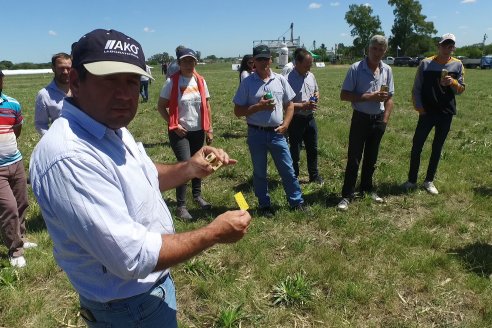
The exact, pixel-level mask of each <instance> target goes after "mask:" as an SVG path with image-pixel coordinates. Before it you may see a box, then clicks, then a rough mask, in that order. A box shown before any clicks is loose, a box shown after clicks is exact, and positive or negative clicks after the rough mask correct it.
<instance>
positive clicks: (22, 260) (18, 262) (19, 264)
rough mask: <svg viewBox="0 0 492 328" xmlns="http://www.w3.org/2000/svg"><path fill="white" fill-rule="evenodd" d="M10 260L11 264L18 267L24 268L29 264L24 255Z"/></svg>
mask: <svg viewBox="0 0 492 328" xmlns="http://www.w3.org/2000/svg"><path fill="white" fill-rule="evenodd" d="M9 261H10V265H11V266H13V267H16V268H23V267H25V266H26V264H27V262H26V259H25V258H24V256H17V257H11V258H10V259H9Z"/></svg>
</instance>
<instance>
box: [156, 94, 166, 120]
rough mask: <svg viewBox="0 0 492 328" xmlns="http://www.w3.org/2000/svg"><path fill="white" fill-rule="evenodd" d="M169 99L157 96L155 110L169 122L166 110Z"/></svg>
mask: <svg viewBox="0 0 492 328" xmlns="http://www.w3.org/2000/svg"><path fill="white" fill-rule="evenodd" d="M168 104H169V101H168V100H167V99H164V98H159V102H158V103H157V111H158V112H159V114H161V116H162V118H163V119H164V120H165V121H166V122H168V123H169V113H168V112H167V106H168Z"/></svg>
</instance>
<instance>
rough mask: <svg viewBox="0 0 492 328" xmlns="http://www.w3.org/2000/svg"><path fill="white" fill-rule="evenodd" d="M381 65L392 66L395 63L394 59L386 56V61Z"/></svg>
mask: <svg viewBox="0 0 492 328" xmlns="http://www.w3.org/2000/svg"><path fill="white" fill-rule="evenodd" d="M383 63H385V64H388V65H393V64H394V63H395V57H391V56H388V57H386V59H383Z"/></svg>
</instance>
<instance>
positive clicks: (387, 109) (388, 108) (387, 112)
mask: <svg viewBox="0 0 492 328" xmlns="http://www.w3.org/2000/svg"><path fill="white" fill-rule="evenodd" d="M393 106H394V102H393V97H390V98H388V100H386V101H385V102H384V119H383V120H384V123H386V124H388V121H389V118H390V116H391V112H392V111H393Z"/></svg>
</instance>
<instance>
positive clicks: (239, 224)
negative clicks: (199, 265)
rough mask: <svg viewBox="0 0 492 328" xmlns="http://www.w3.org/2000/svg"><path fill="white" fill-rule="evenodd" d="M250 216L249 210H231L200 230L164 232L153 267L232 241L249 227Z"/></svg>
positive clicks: (169, 265) (171, 263) (159, 269)
mask: <svg viewBox="0 0 492 328" xmlns="http://www.w3.org/2000/svg"><path fill="white" fill-rule="evenodd" d="M250 222H251V216H250V215H249V213H248V212H246V211H229V212H225V213H223V214H221V215H219V216H218V217H217V218H216V219H215V220H214V221H212V222H211V223H210V224H208V225H206V226H205V227H202V228H199V229H197V230H193V231H188V232H184V233H178V234H173V235H162V245H161V249H160V251H159V258H158V260H157V265H156V267H155V269H154V271H161V270H164V269H167V268H169V267H172V266H174V265H176V264H178V263H181V262H184V261H186V260H188V259H190V258H191V257H193V256H195V255H196V254H198V253H200V252H202V251H204V250H206V249H207V248H210V247H212V246H213V245H215V244H217V243H233V242H236V241H238V240H239V239H241V238H242V237H243V236H244V234H245V233H246V232H247V230H248V226H249V224H250Z"/></svg>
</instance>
